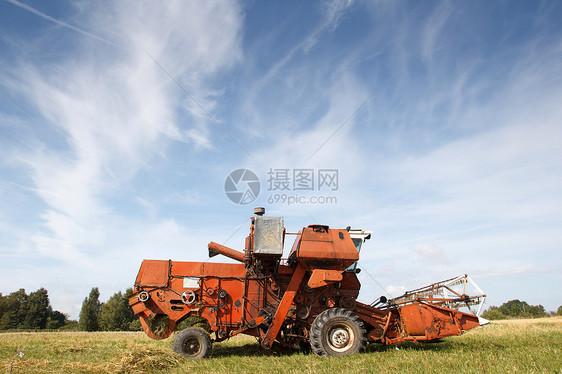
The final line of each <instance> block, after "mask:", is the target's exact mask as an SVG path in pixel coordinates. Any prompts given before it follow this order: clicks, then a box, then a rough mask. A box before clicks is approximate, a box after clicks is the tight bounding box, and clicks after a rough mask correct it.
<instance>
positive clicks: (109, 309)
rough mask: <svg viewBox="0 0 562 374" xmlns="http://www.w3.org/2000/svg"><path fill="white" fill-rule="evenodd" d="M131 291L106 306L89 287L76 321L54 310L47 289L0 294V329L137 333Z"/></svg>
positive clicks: (138, 323)
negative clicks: (130, 300)
mask: <svg viewBox="0 0 562 374" xmlns="http://www.w3.org/2000/svg"><path fill="white" fill-rule="evenodd" d="M132 293H133V290H132V289H131V288H129V289H127V290H126V291H125V293H122V292H121V291H119V292H116V293H115V294H113V296H111V297H110V298H109V300H108V301H107V302H105V303H102V302H100V301H99V296H100V292H99V289H98V288H97V287H94V288H92V290H91V291H90V294H89V295H88V297H86V298H85V299H84V302H83V303H82V309H81V311H80V317H79V320H78V321H72V320H70V319H69V317H68V315H67V314H65V313H62V312H60V311H58V310H53V308H52V306H51V302H50V300H49V293H48V292H47V290H46V289H44V288H40V289H38V290H37V291H35V292H31V293H30V294H29V295H28V294H27V293H26V291H25V289H23V288H22V289H20V290H18V291H15V292H12V293H10V294H9V295H5V296H4V295H2V293H0V330H44V329H49V330H56V329H64V330H82V331H137V330H141V329H142V327H141V324H140V321H139V319H138V317H136V316H135V315H134V314H133V310H132V309H131V307H130V306H129V300H128V297H129V296H130V295H132Z"/></svg>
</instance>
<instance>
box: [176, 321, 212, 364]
mask: <svg viewBox="0 0 562 374" xmlns="http://www.w3.org/2000/svg"><path fill="white" fill-rule="evenodd" d="M173 347H174V352H176V353H178V354H180V355H182V356H183V357H185V358H187V359H189V360H195V359H198V358H204V357H209V356H210V355H211V338H210V337H209V334H207V332H206V331H205V330H203V329H200V328H198V327H188V328H186V329H185V330H182V331H180V332H179V334H178V335H177V336H176V338H175V339H174V346H173Z"/></svg>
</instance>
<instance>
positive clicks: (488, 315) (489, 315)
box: [482, 307, 507, 321]
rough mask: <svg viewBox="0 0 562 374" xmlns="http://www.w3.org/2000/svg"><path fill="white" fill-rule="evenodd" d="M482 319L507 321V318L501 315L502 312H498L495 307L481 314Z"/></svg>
mask: <svg viewBox="0 0 562 374" xmlns="http://www.w3.org/2000/svg"><path fill="white" fill-rule="evenodd" d="M492 308H493V309H492ZM482 318H485V319H488V320H490V321H496V320H499V319H507V317H506V316H505V315H504V314H502V312H500V311H499V310H498V308H497V307H491V308H490V309H488V310H487V311H485V312H484V313H482Z"/></svg>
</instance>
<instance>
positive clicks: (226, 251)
mask: <svg viewBox="0 0 562 374" xmlns="http://www.w3.org/2000/svg"><path fill="white" fill-rule="evenodd" d="M218 254H221V255H224V256H226V257H230V258H231V259H233V260H236V261H240V262H244V253H242V252H240V251H237V250H235V249H232V248H228V247H225V246H224V245H220V244H218V243H215V242H210V243H209V257H214V256H216V255H218Z"/></svg>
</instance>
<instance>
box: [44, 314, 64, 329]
mask: <svg viewBox="0 0 562 374" xmlns="http://www.w3.org/2000/svg"><path fill="white" fill-rule="evenodd" d="M67 319H68V317H67V315H66V314H64V313H61V312H59V311H58V310H54V311H53V310H51V311H50V313H49V318H48V320H47V326H46V328H48V329H50V330H55V329H59V328H61V327H63V326H64V325H65V324H66V321H67Z"/></svg>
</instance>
